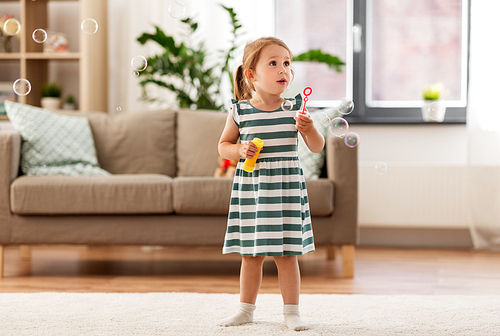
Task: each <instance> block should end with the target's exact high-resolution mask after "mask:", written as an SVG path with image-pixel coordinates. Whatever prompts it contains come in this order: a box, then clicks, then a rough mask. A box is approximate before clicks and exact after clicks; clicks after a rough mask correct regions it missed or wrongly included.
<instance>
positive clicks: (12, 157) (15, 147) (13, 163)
mask: <svg viewBox="0 0 500 336" xmlns="http://www.w3.org/2000/svg"><path fill="white" fill-rule="evenodd" d="M0 158H1V161H2V169H1V170H0V172H1V174H8V176H9V185H10V182H12V181H13V180H14V179H15V178H16V177H17V175H18V173H19V160H20V158H21V135H20V134H19V132H17V131H15V130H2V131H0ZM4 169H5V170H4ZM2 180H3V177H2ZM2 184H3V182H2Z"/></svg>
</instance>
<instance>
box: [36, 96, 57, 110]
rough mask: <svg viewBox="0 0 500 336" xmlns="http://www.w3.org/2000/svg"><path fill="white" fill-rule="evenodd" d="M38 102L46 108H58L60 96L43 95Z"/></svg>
mask: <svg viewBox="0 0 500 336" xmlns="http://www.w3.org/2000/svg"><path fill="white" fill-rule="evenodd" d="M40 103H41V104H42V107H43V108H45V109H47V110H58V109H59V108H60V107H61V98H56V97H43V98H42V100H41V101H40Z"/></svg>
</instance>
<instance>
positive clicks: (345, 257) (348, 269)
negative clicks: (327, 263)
mask: <svg viewBox="0 0 500 336" xmlns="http://www.w3.org/2000/svg"><path fill="white" fill-rule="evenodd" d="M342 276H343V277H344V278H352V277H354V245H342Z"/></svg>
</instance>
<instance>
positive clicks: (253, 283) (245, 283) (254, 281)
mask: <svg viewBox="0 0 500 336" xmlns="http://www.w3.org/2000/svg"><path fill="white" fill-rule="evenodd" d="M264 258H265V257H246V256H243V257H242V260H241V270H240V302H245V303H251V304H255V301H256V300H257V294H258V293H259V289H260V285H261V283H262V265H263V264H264Z"/></svg>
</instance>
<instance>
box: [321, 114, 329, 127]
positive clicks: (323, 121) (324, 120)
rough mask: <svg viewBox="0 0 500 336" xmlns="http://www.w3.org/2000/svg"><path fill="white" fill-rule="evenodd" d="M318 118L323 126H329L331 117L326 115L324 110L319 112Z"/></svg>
mask: <svg viewBox="0 0 500 336" xmlns="http://www.w3.org/2000/svg"><path fill="white" fill-rule="evenodd" d="M320 118H321V119H320V121H321V125H323V126H330V123H331V119H330V117H329V116H328V114H326V113H325V112H321V117H320Z"/></svg>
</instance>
